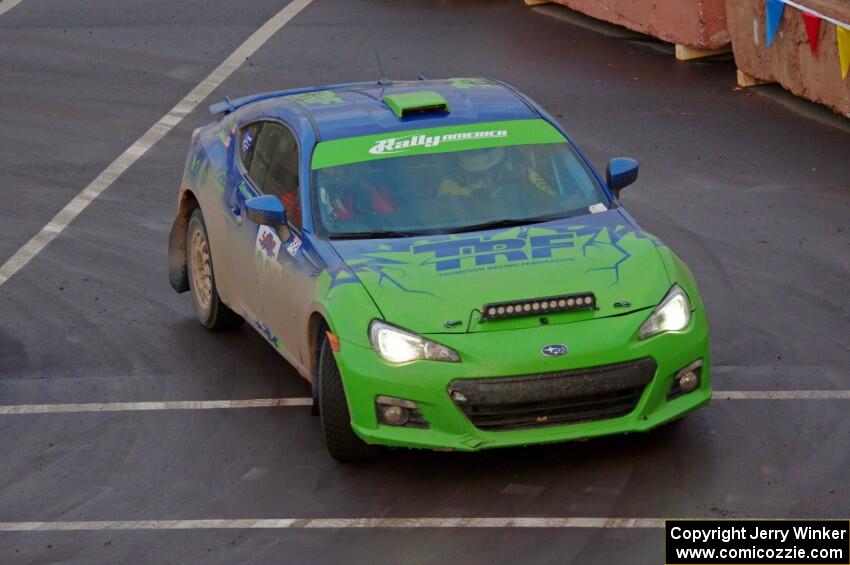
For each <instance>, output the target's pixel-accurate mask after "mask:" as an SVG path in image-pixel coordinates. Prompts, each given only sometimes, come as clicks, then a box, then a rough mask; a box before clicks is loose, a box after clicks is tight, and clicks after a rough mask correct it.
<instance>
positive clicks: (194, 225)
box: [186, 208, 245, 330]
mask: <svg viewBox="0 0 850 565" xmlns="http://www.w3.org/2000/svg"><path fill="white" fill-rule="evenodd" d="M187 231H188V234H187V236H186V261H187V262H188V263H189V264H188V268H189V290H191V294H192V302H193V303H194V304H195V314H197V316H198V320H199V321H200V322H201V325H203V326H204V327H205V328H207V329H210V330H225V329H230V328H236V327H238V326H240V325H242V323H243V322H244V321H245V320H243V319H242V317H241V316H239V314H237V313H236V312H234V311H233V310H231V309H230V308H228V307H227V305H226V304H225V303H224V302H222V301H221V297H220V296H219V295H218V289H217V287H216V285H215V272H214V271H213V264H212V254H211V252H210V244H209V237H208V236H207V226H206V224H205V223H204V215H203V213H201V209H200V208H196V209H195V211H193V212H192V216H191V217H190V218H189V228H188V230H187Z"/></svg>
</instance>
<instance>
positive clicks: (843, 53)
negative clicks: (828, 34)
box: [835, 26, 850, 78]
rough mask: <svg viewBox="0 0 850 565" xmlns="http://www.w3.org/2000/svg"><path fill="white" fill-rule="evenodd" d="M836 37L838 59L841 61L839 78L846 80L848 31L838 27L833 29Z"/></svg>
mask: <svg viewBox="0 0 850 565" xmlns="http://www.w3.org/2000/svg"><path fill="white" fill-rule="evenodd" d="M835 31H836V34H837V35H838V58H839V59H841V78H847V71H848V69H850V29H847V28H845V27H841V26H838V27H836V28H835Z"/></svg>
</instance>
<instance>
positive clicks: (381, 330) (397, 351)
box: [369, 320, 460, 363]
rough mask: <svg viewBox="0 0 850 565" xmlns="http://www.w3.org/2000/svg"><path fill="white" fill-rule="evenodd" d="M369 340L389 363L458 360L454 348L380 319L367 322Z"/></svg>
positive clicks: (455, 361)
mask: <svg viewBox="0 0 850 565" xmlns="http://www.w3.org/2000/svg"><path fill="white" fill-rule="evenodd" d="M369 341H371V342H372V347H373V348H375V351H376V352H377V353H378V355H380V356H381V357H382V358H383V359H384V360H386V361H389V362H390V363H407V362H409V361H416V360H420V359H427V360H429V361H448V362H451V363H457V362H458V361H460V356H459V355H458V354H457V351H455V350H454V349H451V348H448V347H446V346H445V345H440V344H439V343H434V342H433V341H431V340H429V339H425V338H424V337H422V336H418V335H416V334H414V333H410V332H408V331H405V330H403V329H401V328H397V327H395V326H391V325H390V324H387V323H386V322H382V321H380V320H372V323H371V324H369Z"/></svg>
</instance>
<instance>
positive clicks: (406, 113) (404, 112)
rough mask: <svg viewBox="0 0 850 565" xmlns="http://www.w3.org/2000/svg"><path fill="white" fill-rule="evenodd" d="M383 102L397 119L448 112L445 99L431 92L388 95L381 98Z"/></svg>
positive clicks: (422, 91)
mask: <svg viewBox="0 0 850 565" xmlns="http://www.w3.org/2000/svg"><path fill="white" fill-rule="evenodd" d="M383 100H384V103H385V104H386V105H387V106H389V108H390V110H392V112H393V114H395V115H396V116H398V117H399V118H409V117H411V116H417V115H420V114H435V113H437V114H440V113H448V112H449V103H448V102H446V99H445V98H443V97H442V96H440V95H439V94H438V93H436V92H433V91H431V90H420V91H418V92H405V93H403V94H388V95H386V96H384V97H383Z"/></svg>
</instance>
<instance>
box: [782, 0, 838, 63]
mask: <svg viewBox="0 0 850 565" xmlns="http://www.w3.org/2000/svg"><path fill="white" fill-rule="evenodd" d="M765 2H766V4H765V8H766V10H765V11H766V13H767V26H766V27H767V46H768V47H770V46H771V45H773V40H774V39H776V34H777V33H778V32H779V26H780V25H781V24H782V16H783V14H784V13H785V6H786V4H787V5H788V6H791V7H793V8H796V9H797V10H799V11H800V12H801V14H802V16H803V23H805V25H806V36H807V37H808V39H809V48H810V49H811V50H812V55H813V56H814V57H815V58H817V56H818V42H819V41H820V27H821V22H823V21H827V22H829V23H831V24H833V25H835V35H836V37H837V40H838V58H839V61H840V62H841V78H842V79H844V78H847V73H848V70H850V24H847V23H844V22H840V21H838V20H836V19H834V18H830V17H829V16H825V15H823V14H821V13H820V12H817V11H815V10H812V9H811V8H807V7H806V6H803V5H801V4H798V3H797V2H795V1H794V0H765Z"/></svg>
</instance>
